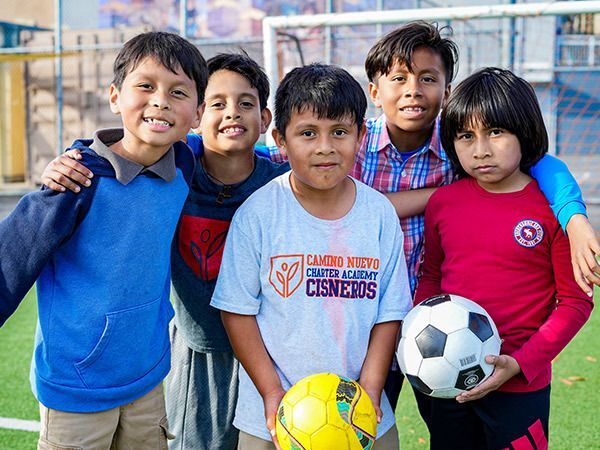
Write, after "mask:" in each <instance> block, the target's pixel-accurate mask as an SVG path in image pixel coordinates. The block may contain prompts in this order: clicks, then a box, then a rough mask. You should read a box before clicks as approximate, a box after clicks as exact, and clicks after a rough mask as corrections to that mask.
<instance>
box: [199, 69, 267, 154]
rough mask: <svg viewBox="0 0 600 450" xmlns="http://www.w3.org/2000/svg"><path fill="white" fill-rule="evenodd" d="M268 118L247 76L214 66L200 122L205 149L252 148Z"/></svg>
mask: <svg viewBox="0 0 600 450" xmlns="http://www.w3.org/2000/svg"><path fill="white" fill-rule="evenodd" d="M270 121H271V113H270V111H269V110H268V109H267V108H265V109H263V110H261V107H260V101H259V95H258V90H257V89H256V88H255V87H252V85H251V84H250V82H249V81H248V79H246V78H245V77H244V76H242V75H241V74H239V73H236V72H232V71H230V70H218V71H216V72H215V73H213V74H212V75H211V76H210V78H209V79H208V85H207V87H206V93H205V108H204V114H203V116H202V121H201V124H200V129H201V132H202V140H203V144H204V148H205V149H207V150H210V151H213V152H219V153H220V152H231V151H244V152H247V151H252V149H253V148H254V145H255V144H256V142H257V141H258V138H259V136H260V134H261V133H264V132H266V131H267V127H268V125H269V122H270Z"/></svg>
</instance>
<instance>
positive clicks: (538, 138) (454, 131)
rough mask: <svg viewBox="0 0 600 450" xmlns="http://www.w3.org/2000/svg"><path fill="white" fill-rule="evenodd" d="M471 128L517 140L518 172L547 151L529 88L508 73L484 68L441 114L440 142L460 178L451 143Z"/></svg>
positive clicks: (464, 84) (461, 171) (456, 92)
mask: <svg viewBox="0 0 600 450" xmlns="http://www.w3.org/2000/svg"><path fill="white" fill-rule="evenodd" d="M474 124H477V125H481V126H483V127H485V128H495V127H498V128H502V129H504V130H507V131H509V132H511V133H512V134H514V135H515V136H517V138H518V139H519V144H520V146H521V155H522V156H521V164H520V169H521V171H523V172H525V173H528V172H529V169H530V168H531V167H532V166H533V165H534V164H535V163H536V162H538V161H539V160H540V159H541V158H542V156H544V154H545V153H546V152H547V151H548V133H547V131H546V126H545V125H544V119H543V117H542V111H541V110H540V105H539V103H538V100H537V97H536V95H535V91H534V90H533V87H531V85H530V84H529V83H528V82H527V81H525V80H524V79H523V78H520V77H518V76H516V75H515V74H514V73H512V72H511V71H510V70H505V69H499V68H497V67H486V68H484V69H481V70H479V71H477V72H475V73H474V74H473V75H471V76H469V77H468V78H466V79H465V80H463V81H462V82H461V83H460V84H459V85H458V86H457V87H456V89H455V90H454V92H453V93H452V94H451V95H450V98H449V99H448V103H447V104H446V107H445V108H444V109H443V111H442V118H441V133H440V134H441V140H442V145H443V147H444V149H445V150H446V153H447V154H448V157H449V158H450V160H451V161H452V163H453V164H454V166H455V167H456V169H457V171H458V173H459V174H460V175H465V171H464V169H463V168H462V167H461V165H460V162H459V160H458V156H457V154H456V149H455V147H454V139H455V138H456V136H457V135H458V133H460V132H461V131H463V130H466V129H468V127H470V126H473V125H474Z"/></svg>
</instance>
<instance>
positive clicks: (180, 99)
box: [110, 57, 202, 165]
mask: <svg viewBox="0 0 600 450" xmlns="http://www.w3.org/2000/svg"><path fill="white" fill-rule="evenodd" d="M110 106H111V110H112V111H113V112H114V113H116V114H120V115H121V120H122V121H123V129H124V136H123V139H122V140H121V141H119V142H118V143H116V144H114V145H113V146H112V148H113V150H115V151H116V152H117V153H124V155H123V156H126V157H128V158H129V159H133V160H135V161H136V162H139V163H140V164H143V165H150V164H153V163H154V162H156V161H157V160H158V159H160V158H161V157H162V156H163V155H164V154H165V153H166V152H167V150H168V149H169V148H170V147H171V145H173V144H174V143H175V142H177V141H179V140H181V139H184V138H185V135H186V134H187V133H188V132H189V130H190V128H194V127H197V126H198V125H199V123H200V117H201V114H202V108H201V106H200V105H198V93H197V90H196V83H195V82H194V80H192V79H191V78H189V77H188V76H187V75H186V74H185V73H184V72H183V71H182V70H181V68H179V70H177V72H176V73H173V72H171V71H170V70H169V69H167V68H166V67H165V66H163V65H162V64H160V63H159V62H158V61H156V60H155V59H154V58H152V57H147V58H145V59H143V60H142V61H141V62H140V63H139V64H138V66H137V67H136V68H135V69H133V70H132V71H131V72H129V73H128V74H127V76H126V77H125V79H124V80H123V83H122V85H121V88H120V89H118V88H117V87H116V86H115V85H114V84H113V85H111V87H110Z"/></svg>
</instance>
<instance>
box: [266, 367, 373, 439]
mask: <svg viewBox="0 0 600 450" xmlns="http://www.w3.org/2000/svg"><path fill="white" fill-rule="evenodd" d="M276 431H277V439H279V444H280V445H281V448H282V449H283V450H333V449H335V450H370V449H372V448H373V444H374V443H375V436H376V435H377V416H376V415H375V408H373V403H372V402H371V399H370V398H369V396H368V395H367V393H366V392H365V390H364V389H363V388H362V387H361V386H360V385H359V384H358V383H357V382H356V381H354V380H350V379H348V378H344V377H340V376H338V375H335V374H333V373H319V374H316V375H310V376H308V377H306V378H303V379H302V380H300V381H298V382H297V383H296V384H294V385H293V386H292V387H291V388H290V390H289V391H287V393H286V394H285V395H284V397H283V399H282V400H281V403H280V404H279V408H278V409H277V420H276Z"/></svg>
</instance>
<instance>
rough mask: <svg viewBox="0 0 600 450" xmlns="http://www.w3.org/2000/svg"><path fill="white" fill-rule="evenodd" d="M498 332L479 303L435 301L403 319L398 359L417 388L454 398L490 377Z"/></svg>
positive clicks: (449, 297) (450, 298)
mask: <svg viewBox="0 0 600 450" xmlns="http://www.w3.org/2000/svg"><path fill="white" fill-rule="evenodd" d="M500 343H501V341H500V336H499V335H498V329H497V328H496V325H495V324H494V321H493V320H492V318H491V317H490V316H489V315H488V313H487V312H486V311H485V309H483V308H482V307H481V306H479V305H478V304H477V303H475V302H473V301H471V300H467V299H466V298H464V297H460V296H458V295H447V294H446V295H439V296H436V297H431V298H429V299H427V300H425V301H424V302H422V303H420V304H419V305H417V306H415V307H414V308H413V309H412V310H411V311H410V312H409V313H408V314H407V315H406V317H405V318H404V321H403V322H402V331H401V337H400V342H399V343H398V349H397V350H396V356H397V357H398V364H399V365H400V369H401V370H402V372H403V373H404V375H406V378H407V379H408V381H409V382H410V384H412V385H413V386H414V387H415V388H416V389H418V390H419V391H421V392H423V393H424V394H427V395H430V396H432V397H439V398H453V397H456V396H457V395H459V394H460V393H461V392H464V391H466V390H469V389H472V388H474V387H475V386H477V385H478V384H479V383H481V382H482V381H483V380H485V379H486V378H487V377H489V376H490V375H491V373H492V372H493V370H494V366H493V365H491V364H488V363H486V362H485V357H486V355H498V354H499V352H500Z"/></svg>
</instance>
